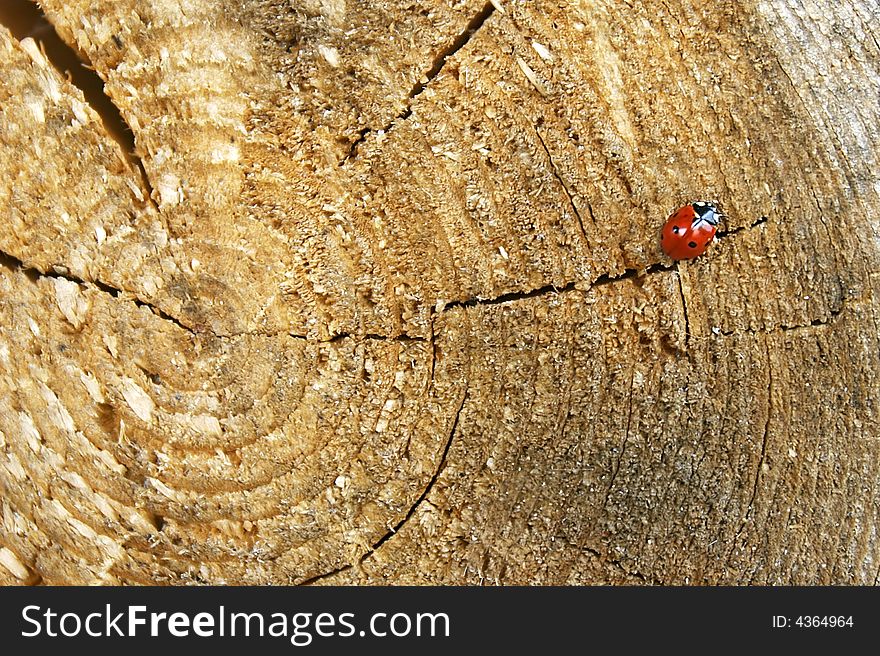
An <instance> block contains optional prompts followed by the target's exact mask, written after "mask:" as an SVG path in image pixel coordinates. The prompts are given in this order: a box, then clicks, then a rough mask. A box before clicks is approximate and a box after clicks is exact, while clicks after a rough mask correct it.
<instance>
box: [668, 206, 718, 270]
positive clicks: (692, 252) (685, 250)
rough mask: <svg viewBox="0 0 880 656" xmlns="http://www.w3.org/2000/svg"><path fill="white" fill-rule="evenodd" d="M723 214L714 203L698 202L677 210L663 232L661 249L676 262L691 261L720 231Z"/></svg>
mask: <svg viewBox="0 0 880 656" xmlns="http://www.w3.org/2000/svg"><path fill="white" fill-rule="evenodd" d="M720 219H721V212H719V211H718V208H717V207H715V205H713V204H712V203H706V202H704V201H697V202H695V203H691V204H690V205H685V206H684V207H680V208H679V209H677V210H675V211H674V212H673V213H672V214H671V215H670V216H669V218H668V219H666V225H664V226H663V231H662V232H661V233H660V246H661V247H662V248H663V252H664V253H666V254H667V255H668V256H669V257H671V258H672V259H673V260H690V259H693V258H695V257H697V255H700V254H702V253H703V252H704V251H705V250H706V248H707V247H708V246H709V244H711V243H712V240H713V239H715V231H716V230H718V221H719V220H720Z"/></svg>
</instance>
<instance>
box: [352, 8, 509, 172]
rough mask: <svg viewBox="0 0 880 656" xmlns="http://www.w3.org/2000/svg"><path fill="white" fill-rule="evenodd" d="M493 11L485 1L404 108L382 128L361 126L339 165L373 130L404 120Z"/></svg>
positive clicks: (445, 49)
mask: <svg viewBox="0 0 880 656" xmlns="http://www.w3.org/2000/svg"><path fill="white" fill-rule="evenodd" d="M494 12H495V6H494V5H493V4H492V3H491V2H487V3H486V4H485V5H484V6H483V8H482V9H481V10H480V11H479V12H478V13H477V14H476V15H475V16H474V17H473V18H471V20H470V21H469V22H468V24H467V26H465V28H464V31H463V32H462V33H461V34H459V35H458V36H457V37H456V38H455V40H454V41H453V42H452V43H451V44H450V45H449V46H447V47H446V48H444V49H443V50H441V51H440V52H439V53H438V54H437V56H436V57H435V58H434V61H433V63H432V64H431V68H429V69H428V70H427V71H426V72H425V78H424V80H419V81H418V82H416V83H415V85H414V86H413V88H412V89H411V90H410V92H409V94H408V95H407V103H406V109H404V110H403V111H402V112H400V113H399V114H397V116H395V117H394V118H392V119H391V120H390V121H388V123H386V124H385V126H384V127H382V128H369V127H367V128H363V129H361V130H360V131H359V132H358V137H357V139H355V140H354V141H353V142H352V144H351V146H349V149H348V153H347V154H346V156H345V157H344V158H343V159H342V161H341V162H340V163H339V165H340V166H342V165H343V164H345V163H347V162H348V161H350V160H352V159H354V158H355V157H357V150H358V147H359V146H360V145H361V144H362V143H363V142H364V141H365V140H366V139H367V137H368V136H369V135H371V134H373V133H375V132H388V131H389V130H390V129H391V128H392V127H394V124H395V123H397V122H398V121H405V120H406V119H408V118H409V117H410V116H411V115H412V106H413V101H414V100H415V99H416V98H417V97H418V96H419V95H420V94H421V93H422V92H423V91H424V90H425V89H426V88H427V87H428V85H429V84H430V83H431V81H432V80H433V79H434V78H436V77H437V76H438V75H439V74H440V71H442V70H443V67H444V66H445V65H446V62H447V61H449V58H450V57H452V56H453V55H455V53H457V52H458V51H459V50H461V49H462V48H464V47H465V46H466V45H467V44H468V42H469V41H470V40H471V38H472V37H473V36H474V34H476V33H477V31H478V30H479V29H480V28H481V27H482V26H483V23H485V22H486V19H488V18H489V16H491V15H492V14H493V13H494Z"/></svg>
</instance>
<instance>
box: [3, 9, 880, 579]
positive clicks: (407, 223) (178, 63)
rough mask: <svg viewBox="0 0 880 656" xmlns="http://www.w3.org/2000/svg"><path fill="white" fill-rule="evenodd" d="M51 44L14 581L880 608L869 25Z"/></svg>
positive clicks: (10, 415) (7, 276)
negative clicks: (776, 589)
mask: <svg viewBox="0 0 880 656" xmlns="http://www.w3.org/2000/svg"><path fill="white" fill-rule="evenodd" d="M40 4H41V6H42V8H43V9H44V11H45V14H46V16H47V17H48V19H49V20H50V21H51V23H52V24H53V25H54V29H55V30H57V33H58V35H60V37H61V38H62V39H63V40H64V41H66V42H67V43H68V44H70V45H71V46H72V47H73V48H74V50H75V51H76V52H78V53H79V54H80V56H81V57H82V58H83V59H84V60H85V61H87V62H89V65H90V66H92V67H94V69H95V71H96V72H97V74H98V75H99V76H100V77H101V78H102V79H103V80H104V81H105V92H106V95H107V97H108V98H109V100H110V101H112V104H113V105H114V106H115V107H116V108H118V111H119V114H120V115H121V117H122V119H123V120H124V122H125V123H126V124H127V125H128V126H129V127H130V129H131V131H132V133H133V135H134V153H128V152H126V146H125V137H124V135H122V136H121V133H117V134H116V135H115V136H114V134H113V130H112V129H108V127H107V124H109V123H111V119H110V118H108V117H105V118H104V119H103V120H102V117H101V116H100V115H99V114H98V113H96V112H95V111H94V109H93V107H92V105H91V104H90V102H89V101H87V99H86V97H85V96H83V94H82V92H81V91H80V89H79V88H77V86H75V85H74V84H71V83H70V82H69V81H68V80H67V79H66V77H65V76H64V75H63V74H62V73H60V72H59V71H58V70H56V68H55V67H54V66H53V65H52V63H51V62H50V61H49V60H48V59H47V58H46V57H45V56H44V55H43V54H42V53H41V51H40V48H39V46H38V45H37V44H36V43H35V42H34V41H33V40H29V39H24V40H22V38H21V36H20V35H19V36H18V37H16V36H13V35H12V34H11V33H10V32H9V31H8V30H7V29H5V28H2V27H0V171H2V176H0V212H2V227H3V229H2V230H0V251H2V253H3V261H2V266H0V292H2V294H0V489H2V491H3V496H2V501H0V510H2V517H0V547H2V549H0V582H2V583H6V584H15V583H21V582H25V583H35V582H44V583H93V582H103V583H107V584H116V583H143V584H153V583H173V584H184V583H213V584H225V583H230V584H231V583H236V584H238V583H251V584H265V583H306V582H312V583H332V584H340V583H346V584H347V583H359V584H382V583H417V584H426V583H427V584H478V583H488V584H566V583H568V584H600V583H605V584H656V583H662V584H722V583H723V584H747V583H758V584H768V583H773V584H776V583H785V584H842V583H859V584H866V583H867V584H870V583H875V582H876V581H877V577H878V567H880V565H878V552H880V544H878V541H877V532H878V527H880V515H878V509H880V489H878V485H877V481H878V455H880V447H878V437H880V434H878V423H877V422H878V372H880V362H878V358H880V344H878V330H877V314H878V303H877V298H876V293H877V289H878V288H877V282H878V247H880V223H878V219H877V217H878V216H880V173H878V172H880V162H878V153H880V127H878V126H880V120H878V119H880V111H878V105H877V102H876V101H877V97H878V91H880V46H878V38H880V34H878V25H880V9H878V8H877V6H876V3H873V2H869V1H867V0H845V1H843V2H839V3H818V2H815V1H813V0H787V1H786V2H783V1H782V0H759V1H756V2H718V3H697V2H691V1H690V0H678V1H676V0H668V1H666V2H662V1H656V2H641V3H629V2H625V1H623V0H604V1H594V2H585V1H582V2H568V3H566V2H553V3H543V2H539V3H532V2H522V3H514V2H509V1H507V0H499V1H496V2H493V3H484V2H482V1H479V0H477V1H474V0H463V1H461V2H456V3H441V2H435V1H433V0H420V1H418V2H416V3H387V2H364V1H355V0H348V1H347V2H346V1H344V0H307V1H305V2H300V3H288V2H279V1H277V0H252V1H243V0H226V1H225V2H219V3H218V2H205V1H202V0H187V1H184V0H153V1H151V2H129V1H119V0H116V1H110V0H103V1H100V2H94V1H89V2H85V1H74V2H69V1H68V2H60V1H56V0H45V1H43V2H41V3H40ZM291 5H293V6H294V8H292V7H291ZM117 132H118V131H117ZM699 199H715V200H717V201H719V203H720V205H721V208H722V209H723V210H724V212H725V213H726V215H727V217H728V218H727V220H726V222H725V225H723V226H722V228H723V229H722V234H721V236H720V238H719V239H718V240H717V242H716V244H714V245H713V246H712V247H711V248H710V250H709V251H708V253H707V254H706V255H704V256H702V257H700V258H698V259H696V260H694V261H693V262H688V263H673V262H672V261H670V260H669V259H668V258H665V257H664V256H663V254H662V253H661V251H660V249H659V245H658V235H659V230H660V227H661V225H662V224H663V221H664V219H665V217H666V216H667V215H668V213H669V212H670V211H671V210H673V209H674V208H676V207H677V206H679V205H681V204H683V203H685V202H689V201H693V200H699Z"/></svg>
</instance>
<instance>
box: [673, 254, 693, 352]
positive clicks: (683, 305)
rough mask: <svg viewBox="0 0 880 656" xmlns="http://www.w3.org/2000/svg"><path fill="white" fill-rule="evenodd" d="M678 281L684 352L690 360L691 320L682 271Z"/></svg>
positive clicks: (679, 273) (678, 272)
mask: <svg viewBox="0 0 880 656" xmlns="http://www.w3.org/2000/svg"><path fill="white" fill-rule="evenodd" d="M676 272H677V274H678V275H677V276H676V280H678V293H679V296H680V298H681V311H682V314H683V315H684V352H685V353H686V354H687V355H688V357H689V358H690V343H691V320H690V317H689V316H688V305H687V296H686V295H685V293H684V283H683V282H682V279H681V271H680V270H677V271H676Z"/></svg>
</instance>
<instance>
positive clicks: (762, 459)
mask: <svg viewBox="0 0 880 656" xmlns="http://www.w3.org/2000/svg"><path fill="white" fill-rule="evenodd" d="M764 346H765V347H766V352H767V418H766V419H765V420H764V430H763V434H762V435H761V455H760V456H759V458H758V467H757V470H756V471H755V482H754V485H753V486H752V493H751V496H750V497H749V502H748V505H747V506H746V512H745V514H744V515H743V518H742V521H741V523H740V526H739V529H737V531H736V534H735V535H734V536H733V539H732V540H731V541H730V543H731V548H730V553H729V554H728V556H727V562H728V563H729V562H730V558H731V557H733V551H734V549H736V542H737V540H739V537H740V535H742V532H743V531H744V530H745V528H746V525H747V524H748V523H749V517H750V515H752V511H753V509H754V505H755V499H756V498H757V497H758V486H759V485H760V482H761V472H762V470H763V468H764V463H765V462H766V461H767V439H768V436H769V434H770V417H771V415H772V411H773V363H772V357H771V355H770V343H769V340H767V338H765V340H764Z"/></svg>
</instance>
